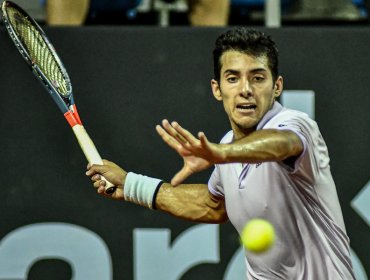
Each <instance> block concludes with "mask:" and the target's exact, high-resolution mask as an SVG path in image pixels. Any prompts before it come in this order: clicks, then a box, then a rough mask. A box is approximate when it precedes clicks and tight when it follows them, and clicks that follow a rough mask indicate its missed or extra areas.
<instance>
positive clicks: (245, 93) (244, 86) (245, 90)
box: [240, 80, 253, 97]
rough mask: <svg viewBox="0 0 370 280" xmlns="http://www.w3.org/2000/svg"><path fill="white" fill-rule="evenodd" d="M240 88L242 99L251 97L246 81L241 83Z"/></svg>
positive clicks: (248, 84)
mask: <svg viewBox="0 0 370 280" xmlns="http://www.w3.org/2000/svg"><path fill="white" fill-rule="evenodd" d="M241 86H242V88H241V91H240V93H241V95H243V96H244V97H247V96H249V95H252V93H253V91H252V87H251V84H250V83H249V81H248V80H245V81H243V82H242V84H241Z"/></svg>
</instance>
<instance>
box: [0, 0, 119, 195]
mask: <svg viewBox="0 0 370 280" xmlns="http://www.w3.org/2000/svg"><path fill="white" fill-rule="evenodd" d="M7 7H11V8H13V9H16V10H17V11H18V12H19V13H21V14H22V15H23V16H24V17H25V18H26V19H27V20H29V21H30V23H31V24H32V25H33V26H34V27H35V28H36V31H38V32H39V33H40V35H41V37H42V40H43V41H44V42H45V44H46V46H47V48H48V49H49V51H50V53H51V54H52V56H53V58H54V59H55V60H56V62H57V64H58V66H59V69H60V70H61V72H62V75H63V78H64V79H65V81H66V86H67V94H63V95H62V94H60V93H59V92H58V90H57V89H56V88H55V86H54V85H53V84H52V83H51V81H50V80H49V79H48V78H47V77H46V76H45V74H44V73H43V72H42V70H41V69H40V67H39V66H38V65H37V64H36V63H35V62H34V61H32V58H31V56H30V55H29V53H28V51H27V49H26V48H25V47H24V45H23V43H22V41H21V40H20V39H19V38H18V35H17V32H16V31H15V30H14V28H13V26H12V24H11V22H10V19H9V16H8V13H7ZM1 10H2V20H3V23H4V25H5V27H6V30H7V31H8V34H9V37H10V38H11V40H12V41H13V43H14V44H15V46H16V48H17V49H18V51H19V53H20V54H21V56H22V57H23V59H24V60H25V62H26V63H27V65H28V66H29V67H30V68H31V71H32V72H33V73H34V75H35V76H36V77H37V78H38V79H39V80H40V81H41V82H42V84H43V86H44V87H45V88H46V90H47V92H48V93H49V95H50V96H51V97H52V99H53V100H54V102H55V103H56V104H57V105H58V108H59V109H60V111H61V112H62V113H63V115H64V117H65V119H66V120H67V122H68V123H69V125H70V126H71V128H72V130H73V132H74V134H75V136H76V137H77V140H78V142H79V144H80V146H81V148H82V150H83V152H84V154H85V156H86V158H87V160H88V161H89V162H90V163H96V164H103V162H102V160H101V157H100V155H99V153H98V151H97V150H96V147H95V145H94V143H93V142H92V140H91V138H90V137H89V135H88V134H87V132H86V130H85V129H84V127H83V125H82V122H81V119H80V116H79V114H78V112H77V108H76V105H75V102H74V98H73V93H72V84H71V81H70V78H69V76H68V73H67V70H66V69H65V67H64V64H63V63H62V61H61V59H60V58H59V56H58V54H57V52H56V50H55V48H54V46H53V45H52V44H51V42H50V41H49V39H48V37H47V36H46V34H45V32H44V31H43V29H42V28H41V27H40V25H39V24H38V23H37V22H36V21H35V20H34V19H33V18H32V17H31V16H30V15H29V14H28V13H27V12H26V11H24V10H23V9H22V8H21V7H20V6H19V5H17V4H15V3H13V2H11V1H4V2H3V3H2V7H1ZM101 179H102V180H105V181H106V187H105V193H106V194H112V193H113V192H114V191H115V190H116V187H115V186H114V185H113V184H111V183H110V182H109V181H107V180H106V179H105V178H104V177H103V176H102V178H101Z"/></svg>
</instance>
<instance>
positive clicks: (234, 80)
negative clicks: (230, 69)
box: [226, 77, 238, 84]
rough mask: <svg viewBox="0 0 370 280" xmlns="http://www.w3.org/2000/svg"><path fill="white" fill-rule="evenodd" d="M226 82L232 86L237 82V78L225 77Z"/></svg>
mask: <svg viewBox="0 0 370 280" xmlns="http://www.w3.org/2000/svg"><path fill="white" fill-rule="evenodd" d="M226 80H227V81H228V82H229V83H231V84H233V83H236V82H237V81H238V78H237V77H227V78H226Z"/></svg>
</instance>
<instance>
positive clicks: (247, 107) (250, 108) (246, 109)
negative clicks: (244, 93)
mask: <svg viewBox="0 0 370 280" xmlns="http://www.w3.org/2000/svg"><path fill="white" fill-rule="evenodd" d="M256 108H257V106H256V105H255V104H239V105H237V106H236V109H237V110H238V112H241V113H251V112H254V111H255V110H256Z"/></svg>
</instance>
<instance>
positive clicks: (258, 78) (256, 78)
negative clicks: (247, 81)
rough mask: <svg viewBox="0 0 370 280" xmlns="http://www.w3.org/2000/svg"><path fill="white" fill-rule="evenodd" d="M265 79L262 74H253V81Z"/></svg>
mask: <svg viewBox="0 0 370 280" xmlns="http://www.w3.org/2000/svg"><path fill="white" fill-rule="evenodd" d="M264 80H265V77H264V76H254V77H253V81H255V82H263V81H264Z"/></svg>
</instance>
